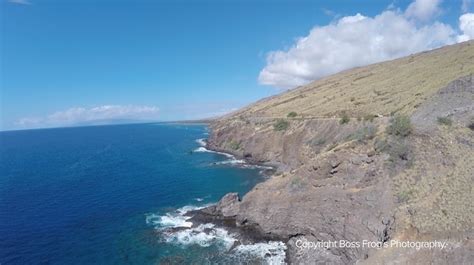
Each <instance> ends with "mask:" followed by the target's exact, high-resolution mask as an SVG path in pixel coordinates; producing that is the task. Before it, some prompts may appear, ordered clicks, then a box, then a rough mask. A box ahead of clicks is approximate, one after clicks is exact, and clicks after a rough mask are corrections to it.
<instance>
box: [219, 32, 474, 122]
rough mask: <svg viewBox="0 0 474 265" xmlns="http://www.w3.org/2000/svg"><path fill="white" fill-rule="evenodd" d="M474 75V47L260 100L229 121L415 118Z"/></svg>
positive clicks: (442, 50)
mask: <svg viewBox="0 0 474 265" xmlns="http://www.w3.org/2000/svg"><path fill="white" fill-rule="evenodd" d="M472 73H474V41H469V42H464V43H460V44H456V45H451V46H446V47H443V48H440V49H436V50H433V51H429V52H422V53H419V54H415V55H411V56H408V57H404V58H401V59H396V60H393V61H388V62H382V63H377V64H373V65H369V66H365V67H359V68H354V69H351V70H347V71H344V72H341V73H338V74H335V75H332V76H329V77H326V78H324V79H321V80H317V81H315V82H313V83H310V84H308V85H306V86H302V87H299V88H296V89H293V90H290V91H288V92H285V93H282V94H280V95H277V96H274V97H270V98H267V99H263V100H260V101H259V102H256V103H254V104H252V105H250V106H248V107H246V108H244V109H242V110H240V111H238V112H236V113H234V114H233V115H230V116H228V117H235V116H246V117H268V118H279V117H281V118H283V117H286V116H287V115H288V113H290V112H293V111H294V112H296V113H298V117H302V118H304V117H307V118H310V117H318V118H322V117H337V116H338V115H339V114H340V113H341V112H343V111H346V112H347V113H348V114H349V115H351V116H352V117H362V116H363V115H367V114H381V115H384V116H387V115H389V114H391V113H395V112H397V113H403V114H411V113H412V112H413V111H415V109H416V107H417V106H418V105H419V104H420V103H421V102H423V101H424V100H425V99H426V98H428V97H430V96H431V95H432V94H434V93H436V91H438V90H439V89H441V88H443V87H445V86H446V85H447V84H448V83H449V82H450V81H452V80H454V79H457V78H459V77H462V76H465V75H468V74H472Z"/></svg>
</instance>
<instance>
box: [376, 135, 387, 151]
mask: <svg viewBox="0 0 474 265" xmlns="http://www.w3.org/2000/svg"><path fill="white" fill-rule="evenodd" d="M374 148H375V151H376V152H378V153H380V152H384V151H386V150H387V149H388V142H387V140H385V139H382V138H377V139H375V142H374Z"/></svg>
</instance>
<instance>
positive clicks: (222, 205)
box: [216, 192, 240, 217]
mask: <svg viewBox="0 0 474 265" xmlns="http://www.w3.org/2000/svg"><path fill="white" fill-rule="evenodd" d="M239 203H240V198H239V194H238V193H236V192H235V193H227V194H226V195H225V196H224V197H222V199H221V200H220V201H219V202H218V203H217V205H216V211H218V212H219V213H220V214H221V215H222V216H225V217H229V216H236V215H237V213H238V210H239Z"/></svg>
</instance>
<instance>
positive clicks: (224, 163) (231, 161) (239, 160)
mask: <svg viewBox="0 0 474 265" xmlns="http://www.w3.org/2000/svg"><path fill="white" fill-rule="evenodd" d="M245 163H246V162H245V160H241V159H231V160H225V161H220V162H215V163H214V165H229V164H230V165H235V164H245Z"/></svg>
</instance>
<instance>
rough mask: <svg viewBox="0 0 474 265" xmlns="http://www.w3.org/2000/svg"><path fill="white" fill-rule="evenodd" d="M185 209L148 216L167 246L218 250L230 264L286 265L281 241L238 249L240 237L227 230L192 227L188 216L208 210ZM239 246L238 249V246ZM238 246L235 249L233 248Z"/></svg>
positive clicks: (284, 246)
mask: <svg viewBox="0 0 474 265" xmlns="http://www.w3.org/2000/svg"><path fill="white" fill-rule="evenodd" d="M209 205H210V204H208V205H205V206H192V205H188V206H184V207H181V208H179V209H177V210H176V211H172V212H168V213H166V214H164V215H159V214H154V213H151V214H148V215H146V223H147V224H149V225H153V226H154V228H155V229H156V230H158V231H159V232H160V234H161V235H162V237H163V238H162V239H163V241H164V242H166V243H169V244H175V245H180V246H184V247H186V246H190V245H198V246H201V247H210V246H211V245H212V246H216V247H218V248H219V249H220V250H221V251H222V255H223V259H224V260H227V261H228V262H231V263H242V262H243V263H245V262H247V261H252V260H253V261H256V260H257V261H259V262H261V263H264V264H284V261H285V250H286V245H285V244H284V243H283V242H279V241H270V242H260V243H255V244H242V245H238V243H239V240H238V236H237V235H235V234H232V233H229V232H228V231H227V230H226V229H224V228H220V227H216V226H215V225H214V224H211V223H206V224H200V225H198V226H193V223H192V222H190V221H189V219H190V218H191V217H190V216H186V214H187V213H188V212H190V211H193V210H198V209H202V208H204V207H206V206H209ZM235 245H237V246H235ZM234 246H235V247H234Z"/></svg>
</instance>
